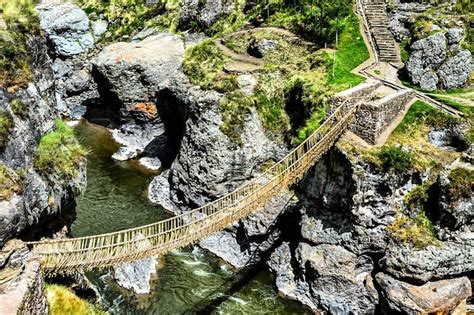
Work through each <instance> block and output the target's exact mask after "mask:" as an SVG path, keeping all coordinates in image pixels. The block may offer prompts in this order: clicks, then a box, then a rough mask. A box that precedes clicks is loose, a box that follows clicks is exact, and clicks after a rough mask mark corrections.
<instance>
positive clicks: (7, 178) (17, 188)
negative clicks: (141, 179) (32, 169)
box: [0, 164, 23, 201]
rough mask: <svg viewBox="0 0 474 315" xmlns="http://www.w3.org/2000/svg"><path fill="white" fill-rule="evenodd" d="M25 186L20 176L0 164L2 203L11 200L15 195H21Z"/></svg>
mask: <svg viewBox="0 0 474 315" xmlns="http://www.w3.org/2000/svg"><path fill="white" fill-rule="evenodd" d="M22 190H23V184H22V181H21V178H20V176H19V175H18V174H17V173H15V172H14V171H13V170H12V169H10V168H9V167H8V166H6V165H4V164H0V201H1V200H10V198H11V197H12V195H13V194H14V193H21V192H22Z"/></svg>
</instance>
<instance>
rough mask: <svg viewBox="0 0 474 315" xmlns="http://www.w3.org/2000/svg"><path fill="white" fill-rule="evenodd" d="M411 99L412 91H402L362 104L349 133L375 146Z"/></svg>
mask: <svg viewBox="0 0 474 315" xmlns="http://www.w3.org/2000/svg"><path fill="white" fill-rule="evenodd" d="M413 97H414V93H413V92H412V91H408V90H403V91H400V92H397V93H394V94H390V95H388V96H385V97H383V98H381V99H379V100H376V101H373V102H371V101H367V102H363V103H362V104H361V105H360V108H359V110H358V112H357V114H356V117H355V119H354V123H353V124H352V125H351V127H350V128H351V131H353V132H354V133H355V134H357V135H358V136H359V137H361V138H362V139H364V140H365V141H367V142H368V143H370V144H375V143H376V142H377V139H378V137H379V136H380V135H381V134H382V133H383V132H384V130H385V129H386V128H387V127H388V126H389V125H390V124H391V123H392V122H393V121H394V120H395V119H396V117H397V116H398V115H399V114H400V113H401V112H403V110H404V109H405V106H406V105H407V104H408V103H409V102H410V101H411V100H412V99H413Z"/></svg>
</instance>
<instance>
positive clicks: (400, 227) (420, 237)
mask: <svg viewBox="0 0 474 315" xmlns="http://www.w3.org/2000/svg"><path fill="white" fill-rule="evenodd" d="M387 234H388V235H389V237H391V238H393V239H395V240H396V241H398V242H399V243H402V244H406V245H409V246H411V247H413V248H415V249H424V248H426V247H427V246H430V245H433V246H439V244H440V242H439V240H438V239H436V237H435V231H434V226H433V224H432V223H431V221H430V220H429V219H428V218H427V217H426V214H425V213H424V212H423V211H420V212H419V214H418V215H417V216H416V217H415V218H410V217H407V216H404V215H402V214H399V215H397V217H396V218H395V221H394V222H393V223H392V224H390V225H389V226H387Z"/></svg>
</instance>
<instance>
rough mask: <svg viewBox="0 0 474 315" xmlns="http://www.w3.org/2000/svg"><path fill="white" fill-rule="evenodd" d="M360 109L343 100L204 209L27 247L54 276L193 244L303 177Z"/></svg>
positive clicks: (46, 241)
mask: <svg viewBox="0 0 474 315" xmlns="http://www.w3.org/2000/svg"><path fill="white" fill-rule="evenodd" d="M357 107H358V105H356V104H354V103H353V102H348V101H347V100H346V101H344V102H343V103H342V104H341V105H340V106H339V107H338V108H337V109H336V110H335V111H334V113H332V114H331V115H330V116H329V117H328V118H327V119H326V121H325V122H324V123H323V124H321V126H320V127H319V128H318V129H317V130H316V131H315V132H313V134H312V135H311V136H309V137H308V138H307V139H306V140H305V141H304V142H303V143H301V144H300V145H299V146H297V147H296V148H294V149H293V150H292V151H290V153H289V154H287V155H286V156H285V157H284V158H283V159H282V160H280V161H279V162H277V163H275V164H274V165H273V166H271V167H270V168H269V169H267V170H266V171H264V172H263V173H262V175H260V176H258V177H256V178H254V179H252V180H250V181H249V182H247V183H246V184H244V185H242V186H241V187H239V188H237V189H236V190H234V191H233V192H231V193H229V194H227V195H225V196H223V197H220V198H218V199H216V200H214V201H212V202H210V203H208V204H206V205H204V206H202V207H199V208H197V209H194V210H191V211H189V212H186V213H184V214H180V215H177V216H174V217H171V218H169V219H165V220H162V221H159V222H155V223H152V224H148V225H144V226H140V227H135V228H131V229H127V230H122V231H117V232H111V233H106V234H100V235H93V236H85V237H78V238H69V239H53V240H42V241H37V242H28V244H29V245H30V246H32V247H33V251H34V252H35V253H37V254H39V255H40V256H41V258H42V262H43V268H44V269H46V270H48V271H50V272H53V271H63V272H64V271H67V270H68V269H69V268H73V269H74V268H78V269H89V268H95V267H104V266H108V265H113V264H119V263H123V262H128V261H133V260H135V259H140V258H144V257H146V256H149V255H153V254H159V253H165V252H167V251H170V250H172V249H174V248H177V247H180V246H184V245H187V244H191V243H193V242H194V241H197V240H199V239H201V238H203V237H205V236H208V235H210V234H212V233H215V232H217V231H219V230H221V229H223V228H225V227H226V226H228V225H229V224H231V223H232V222H234V221H237V220H239V219H241V218H244V217H245V216H247V215H249V214H250V213H252V212H253V211H255V210H257V209H259V208H260V207H261V206H262V205H265V204H266V202H268V201H269V200H270V199H271V198H272V197H274V196H275V195H276V194H278V192H280V191H281V190H282V189H283V188H284V187H287V186H288V185H290V184H291V183H293V182H295V181H296V180H297V179H299V178H301V177H302V176H303V175H304V173H305V172H306V171H307V170H308V169H309V168H310V167H311V166H312V165H313V163H314V162H315V161H316V160H318V159H319V158H320V157H321V156H322V155H323V154H324V153H325V152H326V151H327V150H329V148H330V147H331V146H332V145H333V143H334V142H335V141H336V140H337V138H338V137H339V136H340V135H341V134H342V133H343V132H344V130H345V128H346V127H347V126H348V125H349V123H350V121H351V119H352V118H353V116H354V114H355V112H356V110H357Z"/></svg>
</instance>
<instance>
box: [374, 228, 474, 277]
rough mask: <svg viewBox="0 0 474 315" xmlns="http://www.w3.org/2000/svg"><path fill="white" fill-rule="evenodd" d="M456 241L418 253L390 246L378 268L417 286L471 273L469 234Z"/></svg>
mask: <svg viewBox="0 0 474 315" xmlns="http://www.w3.org/2000/svg"><path fill="white" fill-rule="evenodd" d="M457 238H458V240H456V241H446V242H442V244H441V245H440V246H429V247H427V248H425V249H422V250H413V249H412V248H408V247H406V246H402V245H396V244H391V245H390V246H389V247H388V248H387V252H386V253H385V257H384V258H383V260H382V261H381V264H382V266H383V268H384V269H385V270H386V271H387V272H388V273H390V274H392V275H393V276H395V277H397V278H399V279H409V280H411V281H415V282H418V283H419V282H421V283H424V282H426V281H429V280H431V279H443V278H446V277H449V276H451V275H461V274H466V273H469V272H471V271H472V270H474V241H473V236H472V232H467V233H462V234H460V235H458V236H457Z"/></svg>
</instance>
